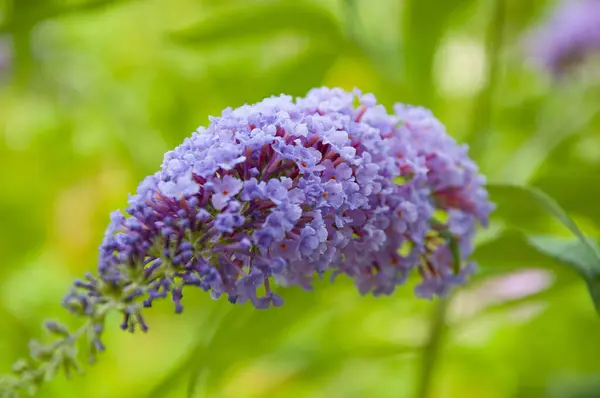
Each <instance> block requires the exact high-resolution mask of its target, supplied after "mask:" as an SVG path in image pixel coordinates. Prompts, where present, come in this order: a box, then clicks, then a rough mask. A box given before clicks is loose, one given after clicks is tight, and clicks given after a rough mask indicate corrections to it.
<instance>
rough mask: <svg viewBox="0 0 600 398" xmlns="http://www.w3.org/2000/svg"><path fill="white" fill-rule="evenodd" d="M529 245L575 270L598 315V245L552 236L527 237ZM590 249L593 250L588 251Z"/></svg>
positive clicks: (599, 265)
mask: <svg viewBox="0 0 600 398" xmlns="http://www.w3.org/2000/svg"><path fill="white" fill-rule="evenodd" d="M527 240H528V242H529V244H531V246H532V247H535V248H536V249H537V250H538V251H539V252H540V253H543V254H545V255H547V256H549V257H551V258H553V259H555V260H557V261H559V262H560V263H562V264H564V265H567V266H569V267H570V268H572V269H573V270H575V271H576V272H577V273H578V274H579V275H580V276H581V277H582V278H583V279H584V280H585V282H586V284H587V286H588V290H589V291H590V295H591V296H592V300H593V302H594V305H595V307H596V311H597V312H598V313H599V314H600V260H598V257H597V256H596V254H595V253H596V250H597V248H598V244H597V243H596V242H594V241H592V240H591V239H589V238H587V239H585V242H587V243H586V244H584V243H583V242H582V241H581V240H579V239H564V238H557V237H554V236H529V237H527ZM590 247H592V248H593V250H592V251H590Z"/></svg>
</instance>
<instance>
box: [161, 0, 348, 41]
mask: <svg viewBox="0 0 600 398" xmlns="http://www.w3.org/2000/svg"><path fill="white" fill-rule="evenodd" d="M283 32H292V33H301V34H303V35H306V36H312V37H318V38H319V40H320V41H321V43H329V44H336V45H340V44H342V43H343V42H344V41H345V38H344V35H343V32H342V30H341V28H340V26H339V23H338V21H337V20H336V18H335V17H334V16H333V15H332V14H331V13H329V12H328V11H327V10H325V9H323V8H322V7H319V6H316V5H314V4H310V3H307V2H303V1H293V2H292V1H281V2H276V3H264V4H257V5H253V6H251V7H249V6H244V7H241V8H240V7H238V8H231V9H227V10H226V11H223V12H218V13H215V14H214V15H210V16H208V17H206V18H205V19H204V20H202V21H200V22H199V23H198V24H197V25H196V26H194V27H191V28H188V29H185V30H184V31H181V32H178V33H175V34H174V35H173V37H174V39H176V40H177V41H180V42H182V43H187V44H193V45H197V46H209V45H218V44H222V43H227V42H230V41H232V40H239V39H247V38H250V37H257V36H259V37H260V36H263V37H264V36H269V37H272V36H273V35H275V34H279V33H283Z"/></svg>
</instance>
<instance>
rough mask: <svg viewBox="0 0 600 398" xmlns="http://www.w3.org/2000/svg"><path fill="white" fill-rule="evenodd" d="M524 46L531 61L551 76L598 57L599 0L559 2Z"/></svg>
mask: <svg viewBox="0 0 600 398" xmlns="http://www.w3.org/2000/svg"><path fill="white" fill-rule="evenodd" d="M526 44H527V50H528V51H529V52H530V53H531V54H532V56H533V58H534V59H535V61H537V62H538V64H540V66H542V67H543V68H545V69H547V70H548V71H550V72H551V73H553V74H555V75H561V74H563V73H564V72H566V71H567V70H568V69H570V68H571V67H572V66H576V65H578V64H581V63H582V62H583V61H584V60H585V59H586V58H588V57H589V56H591V55H592V54H600V0H562V1H561V2H560V3H559V4H558V5H557V6H556V8H554V9H553V10H552V12H551V14H550V15H549V16H548V18H547V20H546V21H545V22H544V23H543V24H542V25H541V26H540V27H538V28H537V29H536V30H535V31H534V32H532V33H531V34H530V36H528V37H527V40H526Z"/></svg>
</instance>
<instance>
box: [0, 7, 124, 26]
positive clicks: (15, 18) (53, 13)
mask: <svg viewBox="0 0 600 398" xmlns="http://www.w3.org/2000/svg"><path fill="white" fill-rule="evenodd" d="M128 1H134V0H91V1H87V2H81V3H76V4H72V5H66V6H58V5H56V4H52V3H48V2H41V1H31V2H30V1H28V2H25V1H21V0H15V7H14V9H13V11H12V15H11V18H10V19H8V20H7V21H6V22H5V23H4V24H2V25H0V33H6V32H13V31H15V30H18V29H19V28H20V27H22V26H34V25H36V24H37V23H39V22H42V21H45V20H47V19H52V18H56V17H61V16H63V15H66V14H73V13H77V12H86V11H95V10H99V9H102V8H103V7H106V6H110V5H115V4H117V3H124V2H128ZM31 3H39V4H35V5H33V4H31Z"/></svg>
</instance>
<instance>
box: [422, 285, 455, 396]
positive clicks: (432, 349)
mask: <svg viewBox="0 0 600 398" xmlns="http://www.w3.org/2000/svg"><path fill="white" fill-rule="evenodd" d="M449 303H450V297H447V298H444V299H440V300H439V301H438V302H437V303H436V306H435V308H434V310H433V312H432V313H431V326H430V329H429V337H428V339H427V343H426V344H425V346H424V348H423V359H422V362H421V374H420V376H419V378H418V384H417V389H416V394H415V398H428V397H429V394H430V392H431V387H432V380H433V375H434V371H435V365H436V363H437V361H438V359H439V354H440V349H441V347H442V342H443V338H444V332H445V329H446V317H447V313H448V305H449Z"/></svg>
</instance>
